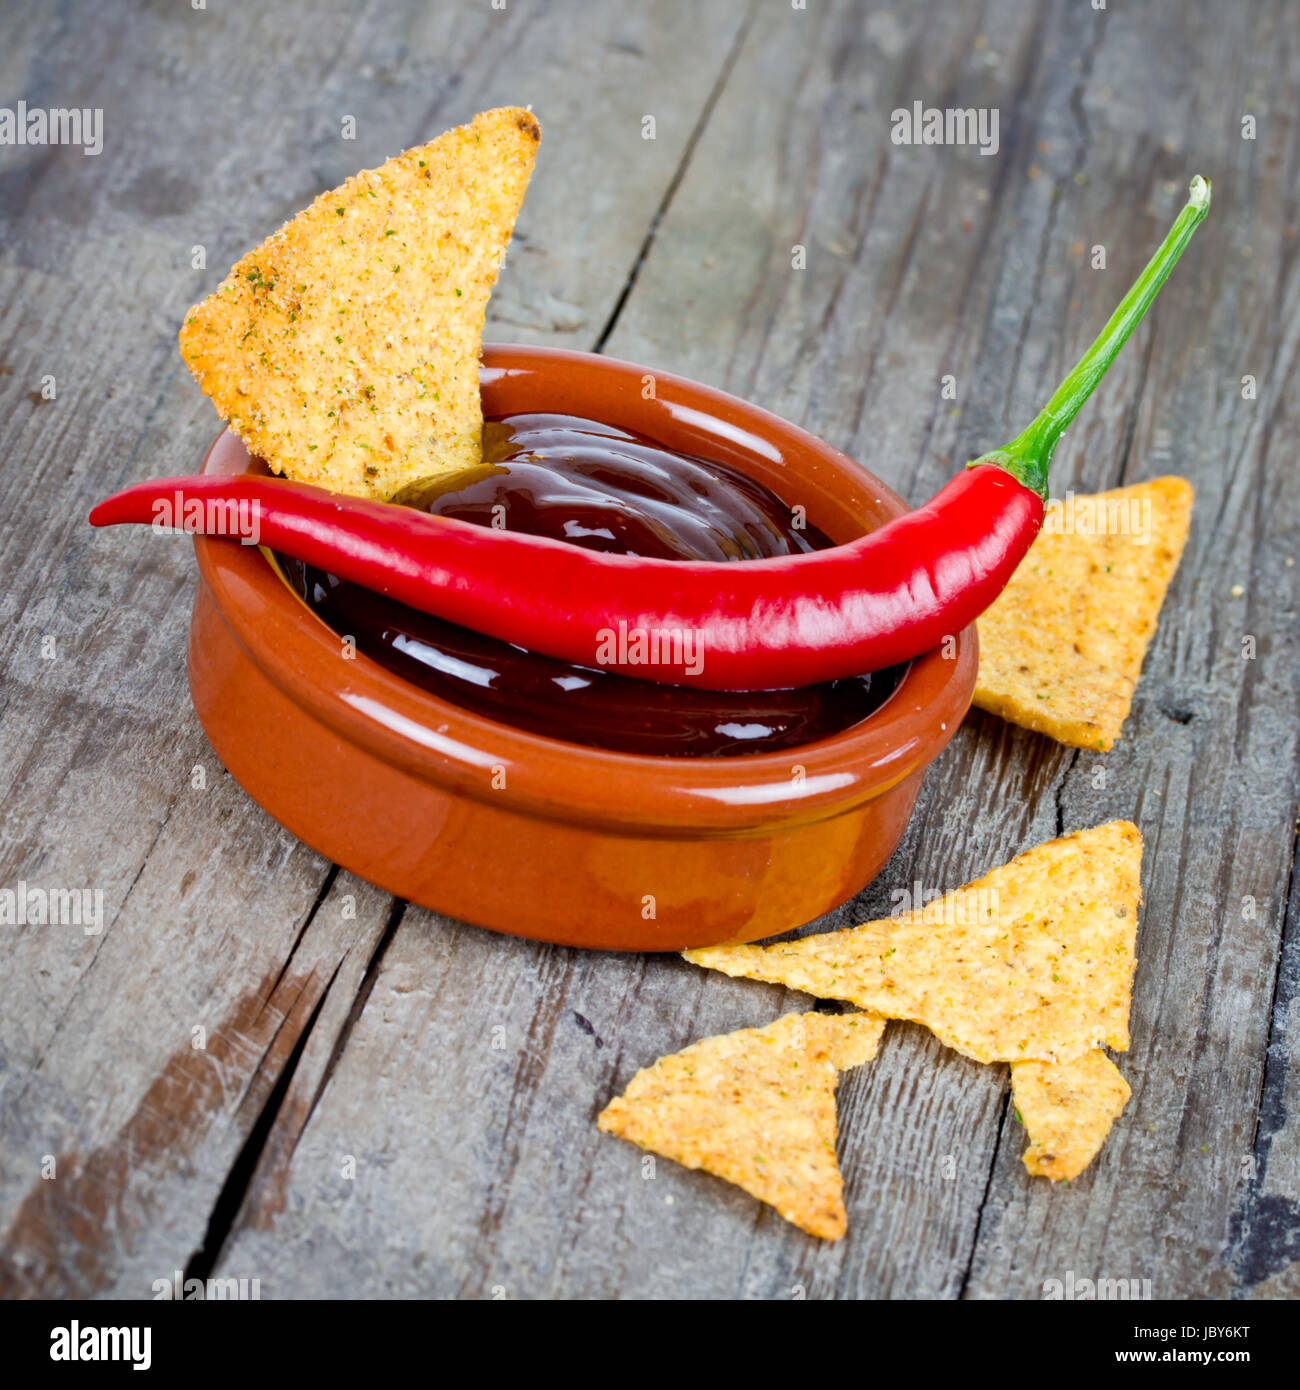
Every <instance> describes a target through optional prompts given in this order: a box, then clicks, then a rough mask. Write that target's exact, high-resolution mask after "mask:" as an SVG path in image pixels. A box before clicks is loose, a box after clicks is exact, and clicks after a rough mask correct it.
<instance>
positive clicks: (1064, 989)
mask: <svg viewBox="0 0 1300 1390" xmlns="http://www.w3.org/2000/svg"><path fill="white" fill-rule="evenodd" d="M1141 865H1142V835H1141V833H1140V832H1139V830H1138V828H1137V826H1135V825H1133V824H1132V823H1131V822H1129V821H1111V822H1110V823H1109V824H1107V825H1101V826H1098V827H1097V828H1096V829H1095V830H1081V831H1079V832H1078V833H1077V834H1074V835H1067V836H1065V838H1064V839H1060V840H1049V841H1048V842H1047V843H1046V844H1043V845H1039V846H1038V847H1037V848H1036V849H1031V850H1027V851H1026V852H1025V853H1024V854H1021V855H1019V856H1017V857H1016V858H1015V859H1013V860H1012V861H1011V863H1010V864H1005V865H1003V866H1002V867H1001V868H998V869H994V870H993V871H992V872H991V873H989V874H986V875H985V876H984V877H983V878H981V879H977V880H976V881H975V882H974V883H971V884H968V885H967V886H966V887H965V888H958V889H957V890H955V891H954V892H952V893H948V894H946V895H945V896H944V897H942V898H939V899H936V900H935V901H934V902H931V903H927V904H926V905H925V906H924V907H921V908H918V909H915V910H913V911H912V912H909V913H907V914H905V915H903V916H899V917H890V918H885V919H884V920H883V921H878V922H868V923H866V925H865V926H861V927H850V928H848V929H847V930H845V931H836V932H826V933H823V934H822V935H820V936H805V937H802V938H801V939H800V940H798V941H791V942H785V943H781V944H778V945H775V946H710V947H705V948H704V949H702V950H695V951H685V952H683V954H684V955H685V957H686V959H687V960H690V961H694V962H695V963H696V964H697V965H704V966H708V967H709V968H710V969H713V970H721V971H723V972H724V973H725V974H727V975H739V976H744V977H746V978H748V979H751V980H768V981H771V982H772V983H774V984H782V985H787V986H788V987H790V988H791V989H801V990H805V991H806V992H807V993H809V994H815V995H817V996H818V997H819V998H822V999H845V1000H848V1001H849V1003H851V1004H856V1005H857V1006H858V1007H859V1008H861V1009H869V1010H871V1011H872V1012H873V1013H878V1014H883V1015H884V1016H885V1017H886V1018H907V1019H912V1020H914V1021H915V1022H917V1023H923V1024H925V1026H926V1027H927V1028H929V1029H930V1030H931V1031H932V1032H933V1033H934V1034H935V1035H936V1036H937V1037H938V1038H940V1039H941V1040H942V1041H943V1042H945V1043H947V1045H948V1046H949V1047H953V1048H956V1049H957V1051H958V1052H963V1053H965V1054H966V1056H968V1057H973V1058H974V1059H975V1060H976V1061H977V1062H994V1061H1006V1062H1019V1061H1024V1060H1027V1059H1031V1058H1036V1059H1037V1060H1039V1061H1044V1062H1057V1061H1060V1062H1064V1061H1071V1060H1073V1059H1074V1058H1076V1057H1079V1056H1081V1055H1082V1054H1083V1053H1085V1052H1088V1051H1090V1050H1091V1049H1092V1048H1095V1047H1098V1046H1100V1045H1101V1044H1102V1043H1105V1044H1106V1045H1107V1046H1108V1047H1113V1048H1115V1049H1116V1050H1117V1051H1120V1052H1122V1051H1124V1050H1125V1049H1126V1048H1127V1047H1128V1016H1129V1003H1130V1000H1131V998H1132V986H1133V971H1134V968H1135V966H1136V957H1135V953H1134V947H1135V942H1136V935H1137V909H1138V904H1139V903H1140V902H1141V900H1142V889H1141V879H1140V870H1141Z"/></svg>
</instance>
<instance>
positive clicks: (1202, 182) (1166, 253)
mask: <svg viewBox="0 0 1300 1390" xmlns="http://www.w3.org/2000/svg"><path fill="white" fill-rule="evenodd" d="M1209 210H1210V181H1209V179H1206V178H1202V177H1201V176H1200V175H1199V174H1198V175H1197V176H1196V177H1195V178H1194V179H1193V180H1192V182H1191V184H1190V186H1189V187H1188V190H1187V204H1186V206H1185V207H1184V208H1183V210H1182V211H1181V212H1180V213H1179V214H1178V217H1177V220H1176V221H1175V222H1174V225H1173V226H1172V227H1171V228H1170V229H1169V235H1168V236H1166V237H1165V239H1164V241H1163V242H1162V243H1161V245H1160V249H1159V250H1158V251H1157V252H1156V253H1155V255H1154V256H1152V257H1151V259H1150V260H1149V261H1148V262H1147V265H1146V269H1145V270H1143V272H1142V274H1141V275H1139V276H1138V278H1137V279H1136V280H1135V281H1134V283H1133V286H1132V288H1131V289H1130V290H1129V292H1128V293H1127V294H1126V295H1125V296H1124V298H1123V299H1122V300H1121V301H1120V305H1119V308H1118V309H1116V310H1115V312H1114V313H1113V314H1112V315H1111V316H1110V320H1109V322H1108V323H1107V324H1106V326H1105V328H1103V329H1102V330H1101V332H1100V333H1099V334H1098V335H1097V337H1096V340H1095V341H1094V342H1093V344H1092V346H1091V347H1090V348H1089V349H1088V350H1087V352H1085V353H1084V354H1083V356H1082V357H1081V358H1080V359H1079V361H1078V363H1077V364H1076V365H1075V367H1074V370H1073V371H1072V372H1071V373H1070V374H1069V376H1067V377H1066V378H1065V380H1064V381H1063V382H1062V383H1061V384H1060V385H1059V386H1058V387H1057V388H1056V391H1055V393H1054V394H1053V396H1052V398H1051V400H1049V401H1048V402H1047V404H1046V405H1045V406H1044V407H1043V409H1042V411H1040V413H1039V415H1038V417H1037V419H1035V420H1034V422H1033V423H1032V424H1031V425H1030V426H1029V428H1028V429H1026V430H1024V431H1022V432H1021V433H1020V434H1018V435H1017V436H1016V437H1015V438H1014V439H1013V440H1012V441H1011V443H1010V444H1008V445H1006V446H1005V447H1004V448H1001V449H994V450H993V451H992V452H991V453H987V454H985V455H984V456H983V457H982V458H978V459H974V460H972V462H971V464H970V465H968V466H970V467H974V465H975V464H978V463H996V464H997V465H998V466H999V467H1001V468H1005V469H1006V471H1007V472H1008V473H1010V474H1011V476H1012V477H1013V478H1015V479H1016V481H1017V482H1019V483H1021V484H1023V485H1024V486H1025V487H1027V488H1030V489H1031V490H1032V491H1034V492H1036V493H1038V495H1039V496H1040V497H1041V498H1043V500H1044V501H1046V500H1047V473H1048V468H1049V467H1050V465H1051V462H1052V454H1053V452H1054V451H1055V449H1056V445H1057V443H1058V441H1059V440H1060V438H1061V435H1062V434H1064V433H1065V427H1066V426H1067V425H1068V424H1069V423H1070V421H1071V420H1073V419H1074V417H1075V416H1076V415H1077V414H1078V413H1079V407H1080V406H1082V405H1083V403H1084V401H1086V400H1087V399H1088V397H1089V396H1090V395H1091V394H1092V392H1093V388H1094V387H1095V386H1096V385H1097V383H1098V382H1099V381H1100V380H1101V379H1102V377H1103V376H1105V375H1106V371H1107V368H1109V366H1110V364H1111V363H1112V362H1113V361H1114V360H1115V357H1116V355H1117V354H1118V352H1119V350H1120V348H1122V347H1123V346H1124V344H1125V343H1126V342H1127V341H1128V336H1129V334H1130V333H1132V332H1133V330H1134V329H1135V328H1136V327H1137V326H1138V324H1139V323H1141V321H1142V316H1143V315H1144V314H1145V313H1146V311H1147V310H1148V309H1149V308H1150V307H1151V302H1152V300H1154V299H1155V297H1156V295H1157V293H1159V290H1160V286H1161V285H1163V284H1164V283H1165V280H1166V279H1168V277H1169V272H1170V271H1171V270H1172V269H1173V268H1174V266H1175V265H1176V264H1177V263H1178V258H1179V256H1181V255H1182V254H1183V252H1184V250H1186V248H1187V243H1188V242H1189V241H1191V239H1192V233H1193V232H1194V231H1195V230H1196V228H1197V227H1198V226H1199V225H1200V222H1201V219H1202V218H1203V217H1204V216H1205V214H1206V213H1207V212H1208V211H1209Z"/></svg>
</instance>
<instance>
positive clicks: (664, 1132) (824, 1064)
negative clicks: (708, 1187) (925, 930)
mask: <svg viewBox="0 0 1300 1390" xmlns="http://www.w3.org/2000/svg"><path fill="white" fill-rule="evenodd" d="M884 1027H885V1021H884V1019H882V1018H877V1017H873V1016H871V1015H869V1014H819V1013H808V1014H787V1015H786V1016H785V1017H784V1018H779V1019H777V1021H776V1022H775V1023H772V1024H769V1025H768V1026H767V1027H766V1028H745V1029H742V1030H741V1031H740V1032H738V1033H727V1034H725V1035H723V1036H721V1037H714V1038H704V1039H703V1040H702V1041H701V1042H697V1043H694V1044H693V1045H692V1046H690V1047H688V1048H686V1049H685V1050H684V1051H682V1052H675V1053H673V1054H672V1056H670V1057H661V1058H660V1059H659V1060H658V1061H657V1062H656V1063H655V1064H654V1065H653V1066H652V1067H647V1068H646V1069H645V1070H644V1071H639V1072H637V1074H636V1075H635V1076H634V1077H633V1078H632V1081H631V1083H630V1084H629V1085H628V1088H627V1090H626V1091H624V1092H623V1094H622V1095H621V1096H619V1097H618V1098H617V1099H615V1100H612V1101H610V1103H609V1104H608V1105H607V1106H606V1107H605V1109H604V1110H603V1111H602V1113H601V1115H600V1118H599V1119H598V1120H597V1122H596V1123H597V1124H598V1125H599V1126H600V1128H601V1129H602V1130H604V1131H605V1133H606V1134H615V1135H617V1136H618V1137H619V1138H620V1139H629V1140H631V1141H632V1143H634V1144H639V1145H640V1146H641V1147H642V1148H643V1149H650V1150H652V1151H653V1152H654V1153H657V1154H662V1155H663V1156H664V1157H665V1158H671V1159H673V1160H674V1161H675V1162H677V1163H681V1164H684V1165H685V1166H686V1167H687V1168H702V1169H703V1170H704V1171H705V1172H706V1173H713V1174H715V1175H716V1176H717V1177H720V1178H725V1179H726V1180H727V1181H728V1182H732V1183H735V1184H736V1185H737V1186H738V1187H743V1188H744V1189H745V1191H746V1192H749V1193H751V1194H752V1195H753V1196H755V1197H757V1198H758V1199H759V1200H760V1201H762V1202H767V1203H768V1204H769V1205H771V1206H773V1207H775V1208H776V1209H777V1211H779V1212H780V1213H781V1215H782V1216H784V1217H785V1219H786V1220H787V1221H790V1222H793V1223H794V1225H796V1226H800V1227H802V1228H803V1229H804V1230H805V1231H807V1232H808V1233H809V1234H810V1235H814V1236H821V1237H822V1238H823V1239H825V1240H838V1239H839V1238H840V1237H841V1236H842V1235H843V1234H844V1231H845V1228H846V1224H847V1218H846V1216H845V1212H844V1197H843V1189H844V1183H843V1179H842V1178H841V1176H840V1169H839V1164H838V1163H837V1162H836V1160H835V1140H836V1135H837V1126H836V1118H835V1086H836V1083H837V1081H838V1080H839V1073H840V1072H841V1071H845V1070H847V1069H848V1068H849V1067H856V1066H860V1065H861V1064H862V1063H863V1062H867V1061H870V1059H871V1058H872V1057H874V1056H875V1055H876V1046H877V1044H878V1043H879V1041H880V1035H881V1033H882V1032H883V1031H884Z"/></svg>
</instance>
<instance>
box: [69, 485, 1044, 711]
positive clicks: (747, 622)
mask: <svg viewBox="0 0 1300 1390" xmlns="http://www.w3.org/2000/svg"><path fill="white" fill-rule="evenodd" d="M200 503H201V504H202V506H201V507H200V506H198V505H196V504H200ZM214 503H215V504H226V503H235V504H243V507H244V508H245V511H244V513H243V514H244V515H245V516H247V517H249V518H250V519H251V520H252V521H253V523H254V525H255V527H256V536H257V539H258V541H259V543H260V544H262V545H266V546H270V547H271V548H272V549H273V550H279V551H283V552H284V553H285V554H286V555H292V556H294V557H295V558H296V559H299V560H303V561H305V562H306V563H307V564H310V565H316V566H318V567H320V568H322V569H327V570H329V571H330V572H331V573H332V574H336V575H338V576H339V577H340V578H341V579H348V580H351V581H352V582H353V583H356V584H361V585H364V586H365V587H366V588H368V589H374V590H376V591H378V592H380V593H383V594H387V595H388V596H389V597H391V598H395V599H397V600H399V601H400V602H402V603H405V604H408V605H409V606H410V607H412V608H418V609H421V610H422V611H424V612H426V613H432V614H434V615H435V616H437V617H439V618H444V619H446V620H447V621H449V622H454V623H459V624H460V625H461V626H462V627H468V628H473V629H474V630H475V631H476V632H482V633H486V634H487V635H488V636H490V637H496V638H499V639H501V640H502V641H505V642H514V643H516V644H517V645H518V646H521V647H526V648H528V649H529V650H530V651H536V652H541V653H544V654H545V655H547V656H552V657H558V658H561V659H563V660H566V661H572V662H575V663H577V664H579V665H585V666H597V665H610V666H614V667H615V668H616V669H623V670H625V671H626V672H627V674H629V675H635V676H640V677H641V678H642V679H653V680H657V681H667V682H669V683H671V684H674V685H694V686H698V687H701V688H703V689H707V690H767V689H777V688H782V687H788V686H800V685H815V684H817V683H819V682H821V681H828V680H834V679H836V678H838V677H841V676H847V675H851V674H859V673H861V672H863V671H874V670H879V669H880V668H881V667H884V666H892V665H894V664H895V663H897V662H901V661H907V660H909V659H910V658H912V657H914V656H917V655H919V654H920V653H921V652H923V651H928V650H929V649H930V648H932V647H936V646H938V645H939V644H940V643H941V642H942V641H943V639H944V638H945V637H950V636H954V635H955V634H956V633H958V632H960V631H961V629H962V628H963V627H964V626H965V625H966V624H967V623H969V622H973V621H974V619H975V618H976V617H978V616H979V614H980V613H982V612H983V611H984V609H986V608H987V607H988V606H989V604H990V603H992V602H993V600H994V599H995V598H996V597H997V596H998V594H999V593H1000V592H1001V591H1002V589H1003V587H1004V586H1005V584H1006V582H1007V580H1008V579H1010V577H1011V575H1012V573H1013V572H1014V570H1015V568H1016V566H1017V565H1018V564H1019V563H1020V561H1021V559H1022V558H1023V557H1024V554H1025V552H1026V550H1028V549H1029V546H1030V544H1031V543H1032V541H1033V539H1034V537H1035V536H1036V535H1037V533H1038V529H1039V526H1040V524H1041V522H1042V518H1043V503H1042V500H1041V498H1039V496H1038V495H1037V494H1036V493H1035V492H1032V491H1031V490H1030V489H1028V488H1026V487H1023V486H1022V485H1021V484H1020V483H1018V482H1016V481H1015V479H1014V478H1012V477H1011V475H1010V474H1009V473H1007V472H1005V471H1004V470H1003V469H1001V468H998V467H995V466H993V465H991V464H990V465H983V466H981V467H978V468H971V469H967V470H965V471H964V472H962V473H960V474H958V476H957V477H956V478H954V479H953V480H952V481H951V482H950V483H949V484H948V485H947V486H946V487H945V488H943V490H942V491H941V492H939V494H938V495H937V496H936V497H935V498H934V499H933V500H932V501H930V502H929V503H927V504H926V505H925V506H924V507H921V508H919V509H918V510H916V511H914V512H909V513H908V514H907V515H906V516H903V517H901V518H899V519H898V520H897V521H894V522H892V523H891V524H890V525H888V526H885V527H882V528H881V529H880V530H878V531H874V532H872V533H871V534H869V535H866V536H862V537H860V538H859V539H857V540H854V541H850V542H849V543H848V544H846V545H840V546H835V547H834V548H832V549H829V550H819V551H814V552H812V553H811V554H808V555H783V556H779V557H777V558H774V559H764V560H744V561H736V562H724V561H685V560H655V559H643V558H638V557H632V556H627V555H610V554H605V553H604V552H601V551H595V550H585V549H581V548H580V547H578V546H573V545H568V544H566V543H565V542H563V541H555V540H549V539H547V538H545V537H540V536H525V535H516V534H513V533H511V532H509V531H498V530H493V529H491V528H488V527H483V526H475V525H473V524H472V523H470V522H466V521H458V520H455V519H453V518H450V517H436V516H430V515H428V514H427V513H426V512H419V511H414V510H412V509H410V508H407V507H395V506H392V505H391V504H389V503H385V502H371V501H367V500H363V499H360V498H353V497H338V496H335V495H334V494H331V493H328V492H325V491H323V490H321V489H320V488H315V487H311V486H308V485H307V484H305V483H295V482H289V481H286V480H284V479H281V478H267V477H258V476H254V475H251V474H246V475H244V476H242V477H235V478H208V477H202V476H199V477H192V478H163V479H158V480H154V481H150V482H144V483H136V484H135V485H134V486H132V487H128V488H126V489H125V490H124V491H122V492H119V493H117V494H116V495H115V496H113V497H110V498H108V499H107V500H106V501H104V502H101V503H100V504H99V505H98V506H97V507H96V508H95V509H94V511H92V512H91V514H90V520H91V523H92V524H93V525H95V526H113V525H117V524H118V523H121V522H155V521H156V520H157V519H158V518H159V517H160V516H163V517H166V518H178V519H179V518H183V517H184V516H185V513H186V511H187V510H188V511H190V512H192V513H193V514H194V523H195V524H193V525H187V526H185V527H184V529H194V530H207V529H212V530H217V529H218V527H222V528H224V529H226V530H229V524H228V521H226V520H225V518H226V517H227V516H228V513H227V512H226V511H225V510H224V506H209V504H214ZM200 513H201V514H202V515H201V516H200ZM620 621H621V622H622V623H623V624H624V625H625V626H624V632H623V636H624V639H625V640H624V643H623V649H624V650H627V646H628V644H627V641H626V639H627V638H628V637H629V636H632V637H635V634H636V633H638V632H644V633H646V634H656V635H657V640H658V645H659V652H658V656H657V659H656V660H655V661H654V662H653V663H650V664H647V663H645V662H636V661H632V662H621V661H619V660H617V653H618V651H619V641H618V636H619V627H618V624H619V623H620ZM674 633H675V634H678V635H679V637H680V634H684V633H689V634H694V635H696V636H695V637H694V638H693V640H692V641H690V642H687V643H683V642H682V641H680V640H678V641H677V642H674V641H673V640H672V636H673V634H674ZM606 654H612V655H613V657H614V659H602V657H603V656H604V655H606ZM674 657H676V659H674ZM696 668H698V669H696Z"/></svg>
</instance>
